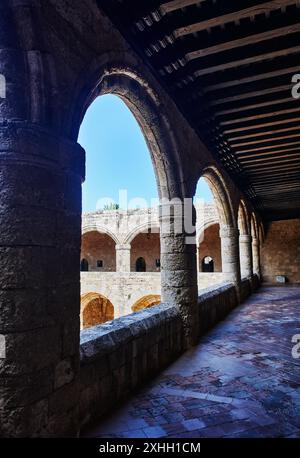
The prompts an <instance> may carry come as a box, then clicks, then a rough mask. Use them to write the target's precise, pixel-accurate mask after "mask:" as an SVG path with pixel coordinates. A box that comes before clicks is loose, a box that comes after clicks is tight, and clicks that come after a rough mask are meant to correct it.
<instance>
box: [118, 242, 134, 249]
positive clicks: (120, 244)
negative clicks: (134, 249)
mask: <svg viewBox="0 0 300 458" xmlns="http://www.w3.org/2000/svg"><path fill="white" fill-rule="evenodd" d="M115 248H116V250H130V249H131V245H130V243H124V244H122V243H117V244H116V247H115Z"/></svg>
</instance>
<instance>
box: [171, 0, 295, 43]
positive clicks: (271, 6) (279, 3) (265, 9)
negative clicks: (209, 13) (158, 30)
mask: <svg viewBox="0 0 300 458" xmlns="http://www.w3.org/2000/svg"><path fill="white" fill-rule="evenodd" d="M295 3H297V1H295V0H272V1H269V2H265V3H261V4H259V5H255V6H251V7H250V8H245V9H242V10H239V11H235V12H232V13H228V14H224V15H222V16H217V17H214V18H211V19H207V20H205V21H201V22H196V23H195V24H191V25H187V26H185V27H180V28H178V29H176V30H175V31H174V35H175V37H176V38H179V37H182V36H185V35H189V34H191V33H197V32H201V31H203V30H207V29H211V28H212V27H217V26H221V25H224V24H228V23H229V22H235V21H239V20H241V19H244V18H249V17H254V16H257V15H258V14H268V13H270V12H271V11H274V10H278V9H281V8H282V7H284V6H285V7H286V6H289V5H295Z"/></svg>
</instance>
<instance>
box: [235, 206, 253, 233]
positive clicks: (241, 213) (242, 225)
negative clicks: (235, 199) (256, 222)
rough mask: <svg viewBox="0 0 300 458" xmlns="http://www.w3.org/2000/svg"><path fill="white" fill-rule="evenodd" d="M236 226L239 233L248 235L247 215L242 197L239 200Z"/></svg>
mask: <svg viewBox="0 0 300 458" xmlns="http://www.w3.org/2000/svg"><path fill="white" fill-rule="evenodd" d="M238 228H239V232H240V235H250V232H251V231H250V225H249V215H248V210H247V207H246V204H245V202H244V200H243V199H242V200H241V201H240V205H239V209H238Z"/></svg>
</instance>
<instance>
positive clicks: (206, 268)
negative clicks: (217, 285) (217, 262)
mask: <svg viewBox="0 0 300 458" xmlns="http://www.w3.org/2000/svg"><path fill="white" fill-rule="evenodd" d="M202 272H214V260H213V258H211V257H210V256H205V258H203V260H202Z"/></svg>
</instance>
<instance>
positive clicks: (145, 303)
mask: <svg viewBox="0 0 300 458" xmlns="http://www.w3.org/2000/svg"><path fill="white" fill-rule="evenodd" d="M160 302H161V298H160V296H159V295H157V294H149V295H147V296H144V297H142V298H141V299H139V300H137V301H136V302H135V303H134V304H133V306H132V307H131V310H132V311H133V312H138V311H140V310H143V309H145V308H149V307H153V306H154V305H157V304H160Z"/></svg>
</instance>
